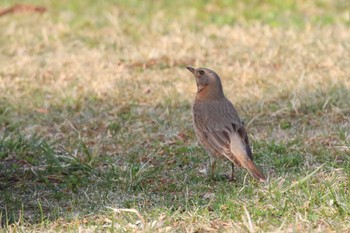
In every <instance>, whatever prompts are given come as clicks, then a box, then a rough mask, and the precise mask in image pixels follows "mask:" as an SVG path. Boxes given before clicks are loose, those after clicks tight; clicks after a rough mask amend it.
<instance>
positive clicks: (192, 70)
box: [186, 66, 195, 74]
mask: <svg viewBox="0 0 350 233" xmlns="http://www.w3.org/2000/svg"><path fill="white" fill-rule="evenodd" d="M186 68H187V69H188V70H189V71H191V73H192V74H194V70H195V68H193V67H191V66H186Z"/></svg>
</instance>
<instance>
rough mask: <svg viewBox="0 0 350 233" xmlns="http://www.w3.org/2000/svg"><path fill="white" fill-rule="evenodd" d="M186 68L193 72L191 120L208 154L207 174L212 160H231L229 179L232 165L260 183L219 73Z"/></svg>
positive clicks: (212, 172)
mask: <svg viewBox="0 0 350 233" xmlns="http://www.w3.org/2000/svg"><path fill="white" fill-rule="evenodd" d="M186 68H187V69H188V70H189V71H190V72H191V73H192V74H193V75H194V77H195V79H196V84H197V94H196V97H195V99H194V102H193V105H192V120H193V128H194V132H195V135H196V137H197V139H198V141H199V143H200V144H201V145H202V147H204V149H205V151H206V152H207V153H208V154H209V160H210V163H209V165H210V166H209V168H210V175H211V176H213V174H214V169H215V166H216V160H217V159H220V158H226V159H228V160H229V161H230V162H231V168H232V172H231V176H230V177H229V180H230V181H234V180H235V175H234V169H235V165H236V166H238V167H243V168H245V169H247V170H248V172H249V173H250V174H251V175H252V176H253V177H254V178H255V179H256V180H257V181H260V182H265V181H266V177H265V175H264V174H263V173H262V172H261V170H260V169H259V168H258V167H257V165H256V164H255V163H254V162H253V155H252V150H251V147H250V144H249V139H248V134H247V132H246V130H245V128H244V124H243V122H242V121H241V119H240V117H239V115H238V112H237V110H236V109H235V107H234V106H233V104H232V103H231V102H230V101H229V100H228V99H227V98H226V97H225V95H224V92H223V88H222V84H221V80H220V77H219V75H218V74H217V73H216V72H215V71H213V70H211V69H208V68H193V67H190V66H186Z"/></svg>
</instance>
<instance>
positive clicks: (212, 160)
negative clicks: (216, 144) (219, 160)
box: [208, 156, 216, 179]
mask: <svg viewBox="0 0 350 233" xmlns="http://www.w3.org/2000/svg"><path fill="white" fill-rule="evenodd" d="M215 168H216V159H215V158H213V157H211V156H210V157H209V167H208V170H209V177H210V179H214V177H215Z"/></svg>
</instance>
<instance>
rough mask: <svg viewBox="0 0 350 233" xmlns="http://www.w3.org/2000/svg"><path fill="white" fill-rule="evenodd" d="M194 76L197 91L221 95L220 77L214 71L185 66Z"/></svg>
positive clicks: (215, 95) (208, 94)
mask: <svg viewBox="0 0 350 233" xmlns="http://www.w3.org/2000/svg"><path fill="white" fill-rule="evenodd" d="M186 68H187V69H188V70H189V71H190V72H191V73H192V74H193V75H194V77H195V78H196V83H197V93H198V94H200V93H201V94H202V95H206V96H208V97H209V96H212V97H222V96H223V95H224V94H223V91H222V86H221V81H220V77H219V75H218V74H217V73H215V72H214V71H212V70H210V69H208V68H197V69H195V68H193V67H190V66H187V67H186Z"/></svg>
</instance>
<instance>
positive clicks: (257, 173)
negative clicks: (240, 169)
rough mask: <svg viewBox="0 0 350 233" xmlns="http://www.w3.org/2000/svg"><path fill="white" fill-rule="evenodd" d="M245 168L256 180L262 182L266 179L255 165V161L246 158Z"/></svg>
mask: <svg viewBox="0 0 350 233" xmlns="http://www.w3.org/2000/svg"><path fill="white" fill-rule="evenodd" d="M244 165H245V166H244V167H245V168H246V169H247V170H248V171H249V173H250V174H251V175H252V176H253V177H254V178H255V179H256V180H258V181H260V182H264V181H266V177H265V176H264V174H263V173H262V172H261V171H260V169H259V168H258V167H257V166H256V165H255V163H254V162H253V161H252V160H250V159H248V160H247V161H246V162H245V164H244Z"/></svg>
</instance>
